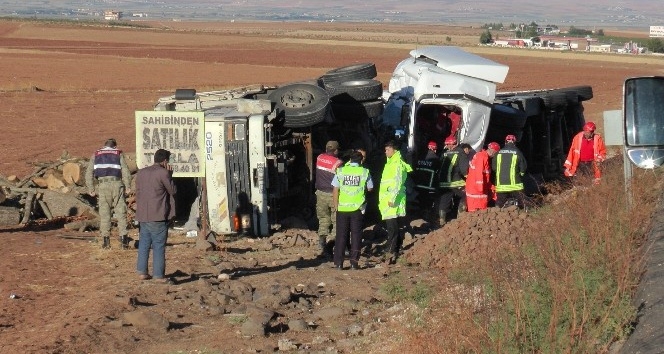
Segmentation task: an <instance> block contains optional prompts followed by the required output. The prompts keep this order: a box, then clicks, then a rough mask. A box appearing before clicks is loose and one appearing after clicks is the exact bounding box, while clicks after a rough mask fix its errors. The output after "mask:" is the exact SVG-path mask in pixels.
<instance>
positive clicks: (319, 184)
mask: <svg viewBox="0 0 664 354" xmlns="http://www.w3.org/2000/svg"><path fill="white" fill-rule="evenodd" d="M341 162H342V161H341V160H340V159H338V158H337V157H336V156H334V155H331V154H328V153H322V154H320V155H318V157H317V158H316V189H317V190H319V191H321V192H325V193H332V184H331V183H332V179H333V178H334V174H335V173H336V171H337V168H338V167H339V166H340V165H341Z"/></svg>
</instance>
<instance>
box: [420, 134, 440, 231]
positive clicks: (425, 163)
mask: <svg viewBox="0 0 664 354" xmlns="http://www.w3.org/2000/svg"><path fill="white" fill-rule="evenodd" d="M437 151H438V144H436V142H435V141H433V140H432V141H430V142H429V143H428V144H427V154H426V156H424V158H421V159H419V160H418V161H417V166H416V167H415V170H414V171H413V181H414V183H415V189H417V192H418V201H419V204H420V209H421V210H422V214H423V216H424V219H425V220H427V221H429V222H431V219H432V217H431V214H432V212H433V211H434V210H435V209H436V208H435V203H436V199H437V196H438V183H439V182H438V173H439V170H440V163H441V161H440V157H438V154H437V153H436V152H437Z"/></svg>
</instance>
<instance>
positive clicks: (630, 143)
mask: <svg viewBox="0 0 664 354" xmlns="http://www.w3.org/2000/svg"><path fill="white" fill-rule="evenodd" d="M623 98H624V102H623V116H624V143H625V152H626V154H627V157H628V158H629V160H630V161H631V162H632V163H633V164H634V165H636V166H637V167H640V168H646V169H653V168H655V167H659V166H661V165H662V164H663V163H664V77H661V76H648V77H635V78H629V79H627V80H625V85H624V87H623Z"/></svg>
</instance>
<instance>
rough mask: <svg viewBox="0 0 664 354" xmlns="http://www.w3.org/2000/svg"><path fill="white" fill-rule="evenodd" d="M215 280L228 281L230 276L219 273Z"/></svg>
mask: <svg viewBox="0 0 664 354" xmlns="http://www.w3.org/2000/svg"><path fill="white" fill-rule="evenodd" d="M217 279H218V280H220V281H226V280H230V279H231V276H230V274H226V273H221V274H219V275H217Z"/></svg>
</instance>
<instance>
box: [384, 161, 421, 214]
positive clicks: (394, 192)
mask: <svg viewBox="0 0 664 354" xmlns="http://www.w3.org/2000/svg"><path fill="white" fill-rule="evenodd" d="M412 170H413V169H412V168H411V167H410V165H409V164H407V163H406V162H405V161H403V160H402V159H401V153H400V152H399V151H396V152H395V153H394V155H392V157H390V158H388V159H387V162H386V163H385V167H384V168H383V174H382V176H381V179H380V187H379V190H378V210H380V214H381V217H382V219H383V220H387V219H394V218H396V217H398V216H405V215H406V178H407V177H408V173H409V172H411V171H412ZM390 203H391V204H392V206H390Z"/></svg>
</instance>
